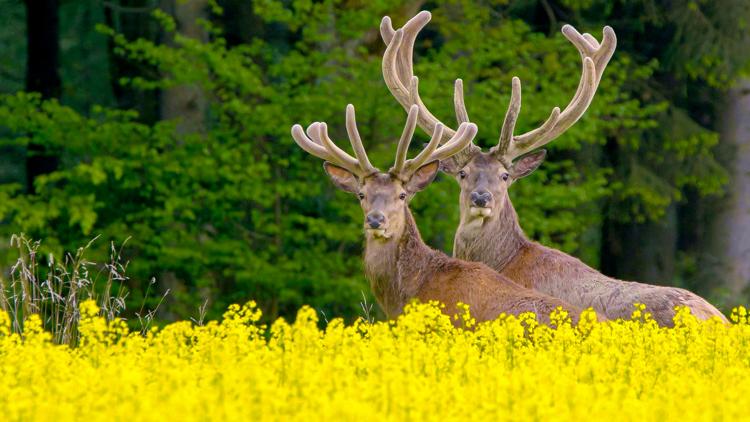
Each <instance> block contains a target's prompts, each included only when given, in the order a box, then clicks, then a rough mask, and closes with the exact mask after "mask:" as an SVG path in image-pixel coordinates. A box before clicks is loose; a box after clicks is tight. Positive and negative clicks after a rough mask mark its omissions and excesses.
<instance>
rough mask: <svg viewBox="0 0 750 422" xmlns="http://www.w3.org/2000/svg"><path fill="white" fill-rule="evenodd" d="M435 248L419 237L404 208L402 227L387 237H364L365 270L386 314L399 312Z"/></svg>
mask: <svg viewBox="0 0 750 422" xmlns="http://www.w3.org/2000/svg"><path fill="white" fill-rule="evenodd" d="M434 253H435V251H433V250H432V249H430V248H429V247H428V246H427V245H425V244H424V242H423V241H422V236H421V235H420V234H419V229H418V228H417V224H416V223H415V221H414V217H413V216H412V214H411V211H409V209H408V208H405V211H404V227H403V230H402V232H401V233H400V234H397V235H394V236H393V237H392V238H391V239H389V240H388V241H385V242H383V241H379V240H377V239H373V238H368V239H367V242H366V245H365V273H366V275H367V278H368V280H369V281H370V287H371V288H372V291H373V293H374V294H375V298H376V299H377V300H378V303H380V306H381V307H382V308H383V310H384V311H385V313H386V315H387V316H388V317H389V318H393V317H395V316H397V315H399V314H400V313H401V311H402V310H403V307H404V305H405V304H406V303H407V302H408V301H409V299H411V298H412V297H414V296H415V295H416V293H417V291H418V290H419V288H420V287H421V285H422V284H423V283H424V280H425V275H424V273H425V269H427V268H429V266H428V265H427V261H428V260H429V259H430V257H431V256H432V254H434Z"/></svg>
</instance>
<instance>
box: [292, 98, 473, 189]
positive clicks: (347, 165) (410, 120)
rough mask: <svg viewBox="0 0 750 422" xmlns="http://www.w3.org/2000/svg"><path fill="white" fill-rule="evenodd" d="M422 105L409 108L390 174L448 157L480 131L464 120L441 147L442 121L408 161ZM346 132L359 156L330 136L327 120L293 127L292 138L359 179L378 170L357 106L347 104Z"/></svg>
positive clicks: (404, 174) (405, 174)
mask: <svg viewBox="0 0 750 422" xmlns="http://www.w3.org/2000/svg"><path fill="white" fill-rule="evenodd" d="M419 112H420V110H419V106H417V105H416V104H415V105H412V106H411V107H410V108H409V116H408V117H407V119H406V125H405V126H404V131H403V133H402V134H401V139H400V140H399V141H398V148H397V149H396V162H395V163H394V165H393V167H391V169H390V170H389V172H390V173H392V174H394V175H395V176H397V177H399V178H401V179H408V178H410V177H411V176H412V174H413V173H414V172H415V171H416V170H417V169H419V168H420V167H421V166H422V165H423V164H425V163H429V162H431V161H436V160H445V159H446V158H450V157H451V156H453V155H455V154H457V153H459V152H460V151H461V150H463V149H464V148H466V146H467V145H468V144H469V143H471V141H472V140H473V139H474V136H476V134H477V125H475V124H474V123H468V122H464V123H461V125H460V126H459V127H458V130H457V131H456V132H455V133H454V134H453V136H452V137H451V138H450V139H449V140H448V142H446V143H445V144H444V145H443V146H439V144H440V140H441V139H442V138H443V133H444V126H443V125H442V123H437V124H436V125H435V130H434V131H433V134H432V139H430V142H429V143H428V144H427V146H425V147H424V149H423V150H422V151H421V152H420V153H419V154H418V155H417V156H416V157H414V158H413V159H411V160H407V159H406V154H407V152H408V150H409V144H410V143H411V139H412V137H413V136H414V129H415V128H416V124H417V119H418V117H419ZM346 131H347V133H348V134H349V140H350V141H351V143H352V149H353V150H354V155H355V156H356V158H354V157H352V156H351V155H349V154H348V153H347V152H346V151H344V150H342V149H341V148H339V147H337V146H336V144H335V143H333V141H332V140H331V138H329V137H328V126H327V125H326V124H325V123H321V122H315V123H313V124H311V125H310V126H309V127H308V128H307V134H305V131H304V130H302V126H300V125H294V126H292V137H293V138H294V141H295V142H297V145H299V146H300V148H302V149H303V150H305V151H307V152H308V153H310V154H312V155H314V156H316V157H318V158H322V159H323V160H326V161H328V162H330V163H332V164H335V165H337V166H339V167H341V168H344V169H346V170H349V171H350V172H351V173H352V174H354V175H356V176H357V177H359V178H364V177H366V176H369V175H371V174H373V173H377V172H378V171H380V170H378V169H377V168H375V167H373V165H372V164H370V160H369V159H368V158H367V153H366V152H365V148H364V146H363V145H362V139H361V138H360V137H359V132H358V131H357V121H356V119H355V115H354V106H353V105H351V104H349V105H347V106H346Z"/></svg>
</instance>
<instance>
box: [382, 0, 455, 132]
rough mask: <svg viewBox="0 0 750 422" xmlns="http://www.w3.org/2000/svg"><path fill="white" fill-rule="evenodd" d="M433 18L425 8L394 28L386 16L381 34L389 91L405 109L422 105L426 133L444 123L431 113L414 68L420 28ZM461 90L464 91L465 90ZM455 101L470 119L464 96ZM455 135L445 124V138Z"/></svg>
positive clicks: (384, 74) (420, 108)
mask: <svg viewBox="0 0 750 422" xmlns="http://www.w3.org/2000/svg"><path fill="white" fill-rule="evenodd" d="M430 19H432V15H431V14H430V12H427V11H422V12H419V13H418V14H417V15H416V16H414V17H413V18H411V19H410V20H409V21H408V22H407V23H406V24H405V25H404V26H403V27H402V28H400V29H398V30H395V31H394V29H393V26H392V24H391V19H390V18H389V17H388V16H386V17H384V18H383V20H382V21H381V24H380V35H381V37H382V38H383V41H384V42H385V43H386V45H387V47H386V49H385V53H383V66H382V67H383V68H382V71H383V79H384V80H385V84H386V86H388V90H389V91H390V92H391V94H392V95H393V97H394V98H396V101H398V102H399V103H400V104H401V106H403V107H404V109H405V110H407V111H408V110H409V109H410V108H411V106H412V105H413V104H416V105H417V106H419V118H418V119H417V124H418V125H419V127H421V128H422V129H423V130H425V131H426V132H428V133H434V130H435V125H436V124H437V123H442V122H440V120H438V118H437V117H435V116H434V115H433V114H432V113H431V112H430V110H429V109H428V108H427V106H425V105H424V102H422V100H421V98H420V97H419V86H418V83H417V82H418V80H417V79H415V78H416V76H414V68H413V54H414V42H415V40H416V38H417V34H419V31H421V30H422V28H424V26H425V25H427V23H428V22H429V21H430ZM459 84H460V82H459ZM458 89H460V87H459V88H458ZM459 93H462V90H461V91H460V92H459ZM454 103H455V104H456V113H457V115H458V114H459V113H460V111H459V110H460V109H463V110H464V111H463V115H464V116H465V118H466V119H468V116H466V111H465V107H464V106H463V96H461V98H460V99H454ZM443 126H445V125H444V124H443ZM454 134H455V131H454V130H453V129H450V128H449V127H445V129H444V131H443V140H445V141H447V140H448V139H450V138H451V137H452V136H453V135H454Z"/></svg>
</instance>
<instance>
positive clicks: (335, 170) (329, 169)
mask: <svg viewBox="0 0 750 422" xmlns="http://www.w3.org/2000/svg"><path fill="white" fill-rule="evenodd" d="M323 169H324V170H325V171H326V173H328V176H329V177H330V178H331V180H333V184H334V185H336V187H338V188H339V189H341V190H344V191H347V192H351V193H357V191H359V181H358V180H357V177H356V176H355V175H353V174H352V173H350V172H349V170H345V169H342V168H341V167H338V166H335V165H333V164H331V163H329V162H328V161H326V162H324V163H323Z"/></svg>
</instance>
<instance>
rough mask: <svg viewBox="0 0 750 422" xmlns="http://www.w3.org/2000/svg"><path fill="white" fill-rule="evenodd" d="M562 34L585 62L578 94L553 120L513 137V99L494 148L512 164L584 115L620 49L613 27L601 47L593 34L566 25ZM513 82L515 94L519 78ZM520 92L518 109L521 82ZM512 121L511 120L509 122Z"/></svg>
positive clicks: (604, 31) (555, 109) (554, 112)
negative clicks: (612, 59)
mask: <svg viewBox="0 0 750 422" xmlns="http://www.w3.org/2000/svg"><path fill="white" fill-rule="evenodd" d="M562 32H563V34H564V35H565V37H566V38H567V39H568V40H569V41H570V42H571V43H572V44H573V45H574V46H575V47H576V49H578V51H579V52H580V54H581V58H582V59H583V60H582V67H583V69H582V72H581V80H580V82H579V83H578V88H577V89H576V93H575V95H574V96H573V98H572V99H571V100H570V102H569V103H568V105H567V106H566V107H565V109H564V110H563V111H562V112H561V111H560V109H559V108H557V107H555V108H554V109H553V110H552V113H551V114H550V116H549V118H548V119H547V120H546V121H545V122H544V123H543V124H542V125H541V126H540V127H538V128H536V129H533V130H531V131H529V132H526V133H524V134H522V135H518V136H512V129H513V128H512V127H509V128H507V129H506V124H507V123H511V121H512V122H513V123H515V119H516V118H517V116H514V115H513V113H512V112H511V111H512V110H511V108H512V106H513V99H512V98H513V97H511V106H510V108H509V110H508V114H506V122H505V123H504V124H503V129H502V132H501V137H500V142H499V144H498V146H497V147H496V148H494V150H495V152H496V153H498V154H500V155H501V157H502V158H504V159H505V160H506V161H508V162H510V161H512V160H513V159H514V158H516V157H519V156H521V155H523V154H525V153H527V152H529V151H532V150H534V149H536V148H539V147H541V146H543V145H545V144H547V143H549V142H551V141H552V140H554V139H555V138H557V137H558V136H560V135H561V134H562V133H563V132H565V131H566V130H567V129H568V128H570V127H571V126H572V125H573V124H574V123H575V122H577V121H578V119H580V118H581V116H583V114H584V113H585V112H586V109H587V108H588V107H589V105H590V104H591V101H592V100H593V98H594V94H595V93H596V89H597V88H598V87H599V81H600V80H601V77H602V74H603V73H604V69H605V68H606V66H607V64H608V63H609V60H610V59H611V58H612V55H613V54H614V51H615V48H616V46H617V37H616V36H615V32H614V30H613V29H612V28H611V27H609V26H605V27H604V29H603V30H602V33H603V36H602V42H601V44H600V43H599V42H598V41H596V39H595V38H594V37H593V36H591V35H590V34H583V35H581V34H580V33H579V32H578V31H577V30H576V29H575V28H573V27H572V26H570V25H565V26H563V29H562ZM513 82H514V87H513V89H514V91H515V90H516V86H515V84H516V81H515V79H514V81H513ZM518 92H519V101H518V107H520V81H519V82H518ZM509 118H511V121H509V120H508V119H509ZM509 136H510V140H509Z"/></svg>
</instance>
